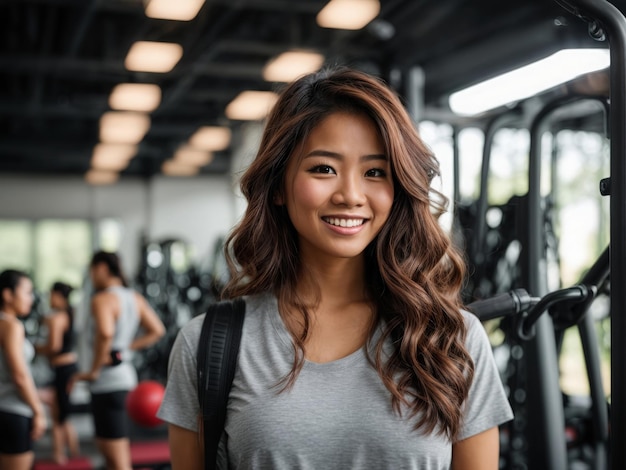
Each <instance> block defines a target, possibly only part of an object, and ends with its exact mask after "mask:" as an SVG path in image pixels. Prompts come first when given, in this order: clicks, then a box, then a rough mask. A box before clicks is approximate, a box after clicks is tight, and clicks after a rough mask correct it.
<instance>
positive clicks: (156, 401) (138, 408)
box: [126, 380, 165, 428]
mask: <svg viewBox="0 0 626 470" xmlns="http://www.w3.org/2000/svg"><path fill="white" fill-rule="evenodd" d="M164 394H165V388H164V387H163V385H161V384H160V383H159V382H155V381H154V380H143V381H141V382H139V383H138V384H137V386H136V387H135V388H134V389H133V390H131V391H130V392H128V395H127V396H126V411H127V412H128V415H129V416H130V417H131V419H132V420H133V421H134V422H135V423H137V424H139V425H140V426H145V427H147V428H152V427H154V426H157V425H159V424H161V423H162V421H161V420H160V419H159V418H157V415H156V413H157V411H158V409H159V406H161V402H162V401H163V395H164Z"/></svg>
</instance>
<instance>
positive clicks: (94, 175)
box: [85, 170, 120, 186]
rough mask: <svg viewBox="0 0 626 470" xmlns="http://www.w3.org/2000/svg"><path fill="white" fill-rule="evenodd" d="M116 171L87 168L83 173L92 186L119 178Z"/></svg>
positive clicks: (113, 181) (110, 182) (108, 182)
mask: <svg viewBox="0 0 626 470" xmlns="http://www.w3.org/2000/svg"><path fill="white" fill-rule="evenodd" d="M119 176H120V175H119V173H118V172H117V171H107V170H89V171H88V172H87V173H85V180H86V181H87V183H89V184H93V185H94V186H100V185H106V184H113V183H115V182H116V181H117V180H118V179H119Z"/></svg>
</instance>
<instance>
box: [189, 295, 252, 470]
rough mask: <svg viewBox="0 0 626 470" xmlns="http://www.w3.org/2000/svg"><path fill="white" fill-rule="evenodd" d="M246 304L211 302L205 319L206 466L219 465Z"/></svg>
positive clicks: (201, 381) (201, 350)
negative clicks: (220, 448)
mask: <svg viewBox="0 0 626 470" xmlns="http://www.w3.org/2000/svg"><path fill="white" fill-rule="evenodd" d="M245 312H246V304H245V302H244V300H243V299H241V298H237V299H234V300H225V301H222V302H218V303H216V304H213V305H211V306H210V307H209V308H208V310H207V312H206V316H205V318H204V322H203V323H202V331H201V333H200V342H199V343H198V352H197V361H198V369H197V377H198V401H199V403H200V410H201V411H202V425H203V434H204V468H205V469H206V470H214V469H215V468H216V459H217V448H218V445H219V441H220V437H221V436H222V432H223V430H224V423H225V421H226V406H227V404H228V393H229V392H230V388H231V386H232V383H233V378H234V377H235V368H236V366H237V354H238V353H239V343H240V340H241V331H242V329H243V319H244V316H245Z"/></svg>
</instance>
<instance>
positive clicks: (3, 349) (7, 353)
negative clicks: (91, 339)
mask: <svg viewBox="0 0 626 470" xmlns="http://www.w3.org/2000/svg"><path fill="white" fill-rule="evenodd" d="M32 305H33V284H32V282H31V280H30V279H29V278H28V276H27V275H26V274H24V273H23V272H20V271H15V270H7V271H3V272H2V273H0V470H28V469H30V468H31V466H32V464H33V457H34V454H33V451H32V449H33V441H34V440H37V439H39V438H40V437H41V435H42V434H43V433H44V432H45V430H46V416H45V412H44V408H43V404H42V403H41V401H40V400H39V396H38V395H37V389H36V388H35V383H34V381H33V377H32V375H31V372H30V367H29V364H30V361H31V360H32V358H33V356H34V355H35V349H34V347H33V345H32V344H31V343H30V342H29V341H28V340H26V338H25V334H24V325H23V324H22V322H20V320H19V317H24V316H26V315H28V314H29V313H30V310H31V307H32Z"/></svg>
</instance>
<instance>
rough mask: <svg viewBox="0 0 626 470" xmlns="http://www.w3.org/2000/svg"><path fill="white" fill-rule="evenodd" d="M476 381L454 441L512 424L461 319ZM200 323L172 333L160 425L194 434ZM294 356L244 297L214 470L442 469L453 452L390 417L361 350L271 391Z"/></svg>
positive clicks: (480, 336)
mask: <svg viewBox="0 0 626 470" xmlns="http://www.w3.org/2000/svg"><path fill="white" fill-rule="evenodd" d="M464 317H465V320H466V322H467V325H468V335H467V347H468V349H469V352H470V354H471V355H472V358H473V359H474V362H475V368H476V370H475V376H474V382H473V385H472V387H471V390H470V395H469V398H468V401H467V404H466V405H467V406H466V411H465V417H464V424H463V427H462V430H461V433H460V435H459V439H465V438H467V437H470V436H473V435H475V434H478V433H480V432H482V431H485V430H487V429H489V428H492V427H494V426H497V425H500V424H502V423H504V422H506V421H509V420H510V419H512V417H513V413H512V411H511V408H510V406H509V403H508V401H507V398H506V395H505V393H504V390H503V387H502V383H501V381H500V377H499V375H498V371H497V369H496V365H495V361H494V359H493V355H492V353H491V347H490V344H489V341H488V339H487V335H486V334H485V331H484V329H483V328H482V325H481V324H480V322H479V321H478V320H477V319H476V318H475V317H474V316H473V315H471V314H470V313H467V312H464ZM203 319H204V315H201V316H198V317H196V318H194V319H193V320H191V321H190V322H189V323H188V324H187V325H185V327H183V329H182V330H181V331H180V333H179V334H178V337H177V339H176V341H175V343H174V346H173V348H172V351H171V355H170V363H169V373H168V374H169V375H168V382H167V388H166V392H165V397H164V399H163V403H162V404H161V408H160V410H159V412H158V416H159V417H160V418H161V419H163V420H164V421H167V422H169V423H172V424H175V425H177V426H180V427H183V428H185V429H189V430H192V431H197V423H198V414H199V406H198V397H197V392H196V349H197V346H198V341H199V336H200V330H201V325H202V321H203ZM293 357H294V350H293V347H292V345H291V338H290V335H289V332H288V331H287V329H286V327H285V325H284V323H283V321H282V318H281V317H280V314H279V312H278V305H277V301H276V298H275V297H274V296H272V295H269V294H264V295H258V296H251V297H247V298H246V317H245V322H244V327H243V334H242V338H241V346H240V350H239V357H238V364H237V370H236V372H235V378H234V381H233V386H232V389H231V392H230V396H229V400H228V412H227V418H226V425H225V434H224V435H223V437H222V441H221V445H220V452H219V455H218V468H222V469H225V468H231V469H269V468H271V469H285V470H287V469H290V470H291V469H295V468H298V469H321V468H323V469H331V470H332V469H347V468H349V469H371V468H376V469H399V468H402V469H420V470H426V469H427V470H435V469H437V470H439V469H441V470H443V469H448V468H449V466H450V461H451V452H452V446H451V443H450V441H449V440H447V439H446V438H445V437H442V436H440V435H434V434H424V433H422V432H420V431H414V430H413V425H414V420H409V419H407V418H403V417H401V416H399V415H398V414H397V413H395V412H394V411H393V410H392V407H391V397H390V393H389V392H388V390H387V389H386V388H385V386H384V384H383V383H382V380H381V379H380V377H379V375H378V373H377V372H376V370H375V369H374V368H373V367H372V366H371V365H370V363H369V362H368V361H367V358H366V354H365V350H364V349H360V350H358V351H356V352H354V353H352V354H350V355H349V356H347V357H344V358H341V359H339V360H336V361H332V362H329V363H324V364H317V363H313V362H310V361H305V364H304V367H303V368H302V370H301V372H300V374H299V375H298V377H297V380H296V382H295V384H294V386H293V388H292V389H290V390H288V391H285V392H282V393H278V388H277V387H276V385H277V382H278V381H279V380H280V379H281V378H283V377H284V376H285V375H286V374H287V373H289V371H290V370H291V367H292V363H293Z"/></svg>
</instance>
